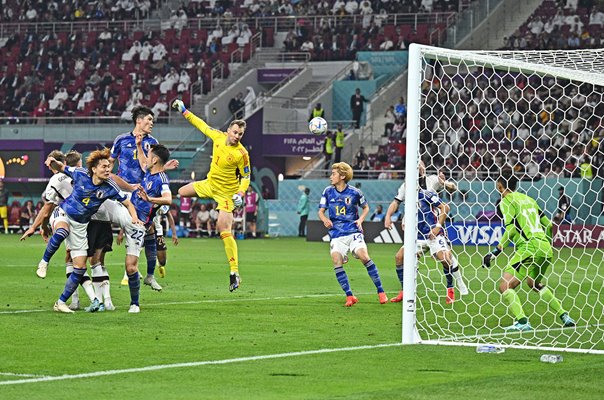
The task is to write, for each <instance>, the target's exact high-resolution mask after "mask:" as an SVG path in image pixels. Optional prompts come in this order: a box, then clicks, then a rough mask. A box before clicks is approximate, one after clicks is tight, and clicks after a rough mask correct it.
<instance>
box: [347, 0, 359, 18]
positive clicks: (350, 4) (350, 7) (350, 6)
mask: <svg viewBox="0 0 604 400" xmlns="http://www.w3.org/2000/svg"><path fill="white" fill-rule="evenodd" d="M358 9H359V3H357V2H356V1H355V0H348V1H347V2H346V5H345V6H344V10H346V12H347V13H348V14H350V15H354V14H356V13H357V10H358Z"/></svg>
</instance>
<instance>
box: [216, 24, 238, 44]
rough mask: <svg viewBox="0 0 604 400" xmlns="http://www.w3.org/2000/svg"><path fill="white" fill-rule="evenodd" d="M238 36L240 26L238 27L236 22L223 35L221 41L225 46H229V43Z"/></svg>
mask: <svg viewBox="0 0 604 400" xmlns="http://www.w3.org/2000/svg"><path fill="white" fill-rule="evenodd" d="M238 37H239V28H237V25H236V24H234V25H233V26H231V29H230V30H229V31H228V32H227V34H226V35H224V36H223V37H222V40H221V41H220V43H222V45H223V46H228V45H229V44H231V43H233V42H234V41H235V40H236V39H237V38H238Z"/></svg>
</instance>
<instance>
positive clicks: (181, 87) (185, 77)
mask: <svg viewBox="0 0 604 400" xmlns="http://www.w3.org/2000/svg"><path fill="white" fill-rule="evenodd" d="M190 84H191V77H190V76H189V74H188V73H187V71H186V70H184V69H183V70H182V71H180V78H179V79H178V87H177V89H176V91H177V92H178V93H179V94H182V93H184V92H186V91H188V90H189V85H190Z"/></svg>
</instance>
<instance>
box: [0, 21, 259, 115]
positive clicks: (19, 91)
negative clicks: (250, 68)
mask: <svg viewBox="0 0 604 400" xmlns="http://www.w3.org/2000/svg"><path fill="white" fill-rule="evenodd" d="M232 30H235V31H237V32H239V30H240V29H239V27H237V26H236V27H235V28H233V29H232ZM241 31H249V28H248V27H247V26H245V25H242V26H241ZM244 36H246V37H248V38H249V35H248V34H247V33H245V34H244ZM248 41H249V40H248ZM246 44H247V42H245V43H244V42H243V41H242V40H241V37H240V36H238V39H236V38H234V37H231V38H230V39H227V38H224V37H222V35H218V34H217V32H216V30H214V31H213V32H211V33H209V34H208V32H207V31H206V30H205V29H199V30H198V29H187V28H185V29H182V30H176V29H174V28H168V29H166V30H163V31H161V32H148V33H144V32H142V31H135V32H128V33H126V32H123V31H120V30H117V29H114V30H104V31H101V32H97V31H90V32H73V33H71V34H67V33H66V32H58V33H48V34H38V33H36V32H35V31H34V30H33V29H32V30H31V31H29V32H27V33H26V34H23V35H20V34H18V33H15V34H13V35H12V36H11V37H10V38H9V39H8V40H7V41H6V43H5V44H4V47H2V48H0V56H2V58H3V60H4V61H5V62H4V63H3V65H2V67H1V68H2V76H1V77H0V104H1V110H2V111H1V113H2V114H3V115H1V116H4V117H16V118H19V117H44V116H46V117H63V116H90V115H97V116H120V115H121V116H122V117H123V118H124V119H129V117H130V110H131V109H132V108H133V107H135V106H137V105H139V104H144V105H147V106H149V107H151V108H152V109H153V110H154V112H156V113H157V114H158V116H160V117H161V116H165V115H167V112H168V103H169V102H170V101H171V100H172V99H174V98H176V97H177V96H178V97H181V98H184V99H188V98H189V93H190V89H191V85H192V84H193V83H195V82H197V81H198V80H201V81H202V85H201V86H202V88H203V90H204V92H206V91H207V88H208V87H209V86H210V82H209V80H210V79H211V69H212V67H214V66H215V65H218V64H221V65H223V67H224V71H225V76H226V75H227V74H228V63H229V61H230V54H231V52H233V51H235V50H236V49H237V48H240V47H241V46H245V45H246ZM245 49H246V50H247V52H248V53H247V54H248V56H249V46H248V47H247V48H245ZM38 122H39V123H43V122H44V120H43V119H40V120H38Z"/></svg>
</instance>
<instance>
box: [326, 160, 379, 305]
mask: <svg viewBox="0 0 604 400" xmlns="http://www.w3.org/2000/svg"><path fill="white" fill-rule="evenodd" d="M329 179H330V183H331V185H330V186H328V187H326V188H325V190H323V194H322V195H321V202H320V204H319V218H320V219H321V221H323V224H324V225H325V227H326V228H328V229H329V237H330V239H331V240H330V244H329V245H330V249H331V259H332V261H333V267H334V270H335V273H336V278H337V280H338V283H339V284H340V286H341V287H342V290H343V291H344V292H345V293H346V303H345V304H344V305H345V306H346V307H351V306H352V305H354V304H355V303H357V302H358V301H359V300H358V299H357V297H356V296H354V295H353V294H352V291H351V290H350V284H349V282H348V276H347V275H346V271H344V267H343V264H344V262H345V261H344V260H345V257H346V255H347V254H348V251H350V252H351V253H352V255H353V256H354V257H356V258H358V259H359V260H361V262H362V263H363V265H365V268H367V273H368V274H369V276H370V277H371V280H372V281H373V283H374V284H375V287H376V288H377V292H378V297H379V301H380V303H381V304H385V303H387V302H388V297H387V296H386V293H384V289H383V288H382V282H381V280H380V274H379V272H378V269H377V267H376V266H375V264H374V262H373V261H372V260H371V258H369V254H368V252H367V245H366V244H365V239H364V236H363V221H364V220H365V218H366V217H367V214H368V213H369V205H368V204H367V201H365V197H364V196H363V193H361V191H360V190H359V189H357V188H354V187H352V186H349V185H348V182H349V181H350V180H351V179H352V168H351V167H350V165H348V164H346V163H345V162H340V163H335V164H333V166H332V171H331V176H330V178H329ZM358 207H361V208H362V210H363V211H362V213H361V215H360V216H359V213H358ZM326 210H328V215H329V217H328V216H326V215H325V211H326Z"/></svg>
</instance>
